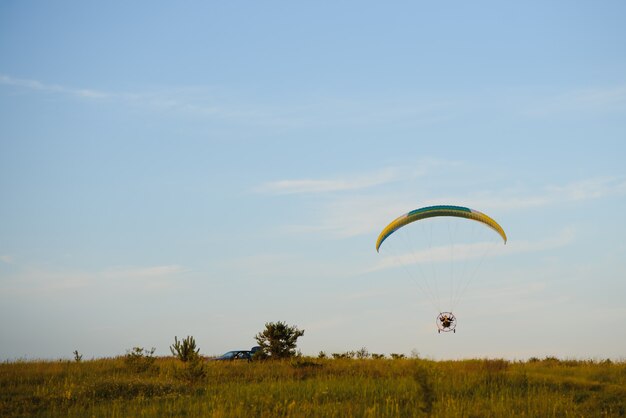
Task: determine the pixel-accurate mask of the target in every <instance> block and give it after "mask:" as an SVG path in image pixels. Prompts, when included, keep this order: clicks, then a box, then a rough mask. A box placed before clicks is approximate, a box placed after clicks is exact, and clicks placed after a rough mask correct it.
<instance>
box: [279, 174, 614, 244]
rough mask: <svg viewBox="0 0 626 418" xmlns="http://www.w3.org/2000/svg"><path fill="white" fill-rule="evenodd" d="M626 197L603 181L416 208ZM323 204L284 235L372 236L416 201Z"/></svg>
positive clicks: (511, 206) (360, 199)
mask: <svg viewBox="0 0 626 418" xmlns="http://www.w3.org/2000/svg"><path fill="white" fill-rule="evenodd" d="M355 190H356V189H355ZM426 192H428V191H426ZM624 194H626V179H624V178H618V177H601V178H591V179H586V180H581V181H577V182H572V183H568V184H565V185H551V186H546V187H544V188H543V189H541V190H538V191H530V192H529V191H528V190H520V189H515V190H504V191H501V192H498V193H495V192H486V193H479V194H475V195H468V196H463V197H459V196H456V197H444V196H442V197H438V198H437V197H432V198H428V199H420V200H419V204H420V205H421V206H428V205H437V204H451V203H454V202H457V203H458V202H463V205H466V206H469V207H471V208H479V209H480V210H482V211H484V212H486V213H492V211H503V210H506V211H510V210H524V209H531V208H536V209H538V208H542V207H548V206H555V205H563V204H574V203H578V202H584V201H590V200H597V199H602V198H609V197H614V196H621V195H624ZM322 205H323V206H322V207H321V208H318V209H317V213H319V214H320V215H318V217H317V218H316V221H315V222H313V223H311V224H292V225H286V226H284V227H283V228H282V230H283V231H285V232H286V233H294V234H305V233H312V234H320V233H322V234H329V235H331V236H335V237H337V238H348V237H354V236H359V235H365V234H375V233H378V232H380V230H381V229H382V228H383V227H384V225H386V224H387V223H389V222H390V221H391V220H392V219H394V218H395V217H397V216H400V215H401V214H403V213H406V212H408V211H409V210H411V209H415V197H414V196H407V195H406V194H404V193H403V194H402V196H398V195H383V194H379V193H376V192H372V193H369V194H362V195H359V196H354V195H352V194H349V193H348V194H345V193H339V194H338V195H337V196H335V198H334V199H331V200H325V201H324V202H323V203H322ZM364 208H366V210H364Z"/></svg>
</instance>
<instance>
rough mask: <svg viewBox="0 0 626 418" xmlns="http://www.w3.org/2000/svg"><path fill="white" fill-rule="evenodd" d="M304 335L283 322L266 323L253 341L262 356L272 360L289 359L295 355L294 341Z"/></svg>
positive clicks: (293, 326)
mask: <svg viewBox="0 0 626 418" xmlns="http://www.w3.org/2000/svg"><path fill="white" fill-rule="evenodd" d="M303 335H304V330H299V329H298V327H296V326H295V325H287V324H286V323H284V322H280V321H279V322H268V323H266V324H265V329H264V330H263V331H262V332H259V333H258V334H257V335H256V337H255V339H256V341H257V343H258V344H259V345H260V346H261V351H262V352H263V354H264V355H266V356H269V357H270V358H273V359H282V358H289V357H293V356H295V355H296V341H297V340H298V338H299V337H302V336H303Z"/></svg>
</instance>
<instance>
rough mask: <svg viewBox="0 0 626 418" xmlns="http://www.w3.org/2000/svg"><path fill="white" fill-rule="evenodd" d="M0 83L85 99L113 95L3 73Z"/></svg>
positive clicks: (0, 75)
mask: <svg viewBox="0 0 626 418" xmlns="http://www.w3.org/2000/svg"><path fill="white" fill-rule="evenodd" d="M0 84H5V85H9V86H15V87H23V88H27V89H31V90H41V91H49V92H54V93H61V94H69V95H73V96H77V97H83V98H87V99H105V98H110V97H113V96H114V95H113V94H111V93H106V92H103V91H98V90H93V89H77V88H72V87H65V86H60V85H58V84H46V83H42V82H40V81H37V80H28V79H23V78H14V77H9V76H8V75H5V74H0Z"/></svg>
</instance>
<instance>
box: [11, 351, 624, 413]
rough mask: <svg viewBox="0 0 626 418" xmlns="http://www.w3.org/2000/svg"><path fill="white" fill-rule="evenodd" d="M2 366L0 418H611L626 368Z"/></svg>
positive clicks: (560, 363) (344, 362)
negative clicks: (39, 417)
mask: <svg viewBox="0 0 626 418" xmlns="http://www.w3.org/2000/svg"><path fill="white" fill-rule="evenodd" d="M201 367H202V368H196V369H189V367H188V366H185V365H184V364H183V363H182V362H180V361H179V360H177V359H174V358H156V359H153V361H150V362H146V363H139V364H137V363H136V362H135V363H132V362H129V361H128V360H127V359H126V358H124V357H120V358H112V359H99V360H91V361H81V362H69V361H56V362H55V361H18V362H7V363H2V364H0V416H2V417H16V416H45V417H68V416H69V417H86V416H89V417H91V416H95V417H101V416H102V417H132V416H142V417H145V416H158V417H163V416H176V417H178V416H182V417H238V416H246V417H420V416H425V417H426V416H432V417H513V416H524V417H600V416H607V417H617V416H626V363H623V362H621V363H611V362H609V361H606V362H596V361H570V360H558V359H554V358H548V359H544V360H540V361H539V360H537V361H528V362H508V361H504V360H464V361H429V360H422V359H396V360H391V359H376V360H374V359H361V360H358V359H314V358H306V357H305V358H299V359H295V360H291V361H275V362H271V361H266V362H252V363H246V362H230V363H229V362H203V365H202V366H201Z"/></svg>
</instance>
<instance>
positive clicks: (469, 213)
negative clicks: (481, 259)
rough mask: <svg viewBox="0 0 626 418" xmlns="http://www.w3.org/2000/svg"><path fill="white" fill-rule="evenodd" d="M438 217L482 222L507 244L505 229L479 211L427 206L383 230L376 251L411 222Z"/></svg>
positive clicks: (403, 216)
mask: <svg viewBox="0 0 626 418" xmlns="http://www.w3.org/2000/svg"><path fill="white" fill-rule="evenodd" d="M436 216H452V217H457V218H466V219H471V220H474V221H477V222H481V223H483V224H485V225H487V226H488V227H490V228H491V229H493V230H494V231H496V232H497V233H498V234H499V235H500V236H501V237H502V239H503V240H504V243H505V244H506V233H505V232H504V229H502V227H501V226H500V225H499V224H498V223H497V222H496V221H494V220H493V219H492V218H490V217H489V216H487V215H485V214H484V213H482V212H479V211H477V210H473V209H470V208H465V207H463V206H450V205H438V206H427V207H424V208H420V209H415V210H412V211H411V212H409V213H405V214H404V215H402V216H400V217H399V218H397V219H395V220H394V221H392V222H391V223H390V224H389V225H387V226H386V227H385V229H383V231H382V232H381V233H380V235H379V236H378V239H377V240H376V251H378V250H379V249H380V246H381V245H382V243H383V242H384V241H385V240H386V239H387V238H388V237H389V236H390V235H391V234H393V233H394V232H395V231H397V230H398V229H400V228H402V227H403V226H405V225H408V224H410V223H411V222H415V221H419V220H421V219H426V218H434V217H436Z"/></svg>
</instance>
